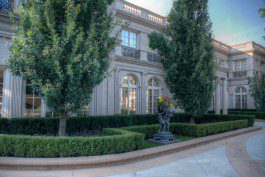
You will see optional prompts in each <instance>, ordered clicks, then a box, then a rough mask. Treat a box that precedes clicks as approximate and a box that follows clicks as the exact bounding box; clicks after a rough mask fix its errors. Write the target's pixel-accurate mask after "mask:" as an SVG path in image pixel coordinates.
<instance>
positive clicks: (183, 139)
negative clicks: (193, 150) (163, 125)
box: [143, 135, 195, 149]
mask: <svg viewBox="0 0 265 177" xmlns="http://www.w3.org/2000/svg"><path fill="white" fill-rule="evenodd" d="M194 138H195V137H191V136H182V135H177V136H176V139H177V140H181V141H187V140H191V139H194ZM157 146H163V144H159V143H154V142H149V141H144V145H143V149H147V148H152V147H157Z"/></svg>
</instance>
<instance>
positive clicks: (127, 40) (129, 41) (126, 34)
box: [121, 30, 136, 48]
mask: <svg viewBox="0 0 265 177" xmlns="http://www.w3.org/2000/svg"><path fill="white" fill-rule="evenodd" d="M121 37H122V45H123V46H127V47H132V48H136V33H134V32H131V31H127V30H122V32H121Z"/></svg>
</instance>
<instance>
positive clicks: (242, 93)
mask: <svg viewBox="0 0 265 177" xmlns="http://www.w3.org/2000/svg"><path fill="white" fill-rule="evenodd" d="M235 104H236V105H235V106H236V109H247V107H248V105H247V90H246V89H245V88H243V87H238V88H237V89H236V92H235Z"/></svg>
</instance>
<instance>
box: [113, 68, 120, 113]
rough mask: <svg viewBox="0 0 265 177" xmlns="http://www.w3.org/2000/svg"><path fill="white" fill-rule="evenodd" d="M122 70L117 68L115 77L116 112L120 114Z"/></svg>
mask: <svg viewBox="0 0 265 177" xmlns="http://www.w3.org/2000/svg"><path fill="white" fill-rule="evenodd" d="M120 74H121V72H120V70H117V69H115V79H114V90H115V91H114V99H115V100H114V102H115V103H114V104H115V114H120V113H121V109H120Z"/></svg>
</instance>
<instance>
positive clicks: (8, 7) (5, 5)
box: [0, 0, 14, 11]
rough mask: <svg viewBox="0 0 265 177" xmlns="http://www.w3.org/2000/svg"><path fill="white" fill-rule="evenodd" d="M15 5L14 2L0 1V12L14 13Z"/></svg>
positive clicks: (11, 0) (9, 0) (8, 0)
mask: <svg viewBox="0 0 265 177" xmlns="http://www.w3.org/2000/svg"><path fill="white" fill-rule="evenodd" d="M13 4H14V0H1V1H0V10H5V11H12V10H13V8H12V5H13Z"/></svg>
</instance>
